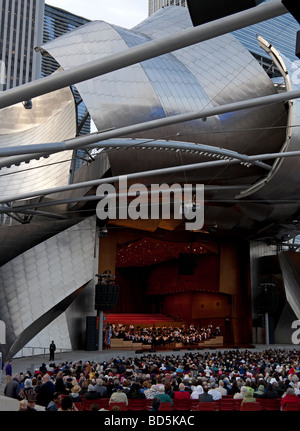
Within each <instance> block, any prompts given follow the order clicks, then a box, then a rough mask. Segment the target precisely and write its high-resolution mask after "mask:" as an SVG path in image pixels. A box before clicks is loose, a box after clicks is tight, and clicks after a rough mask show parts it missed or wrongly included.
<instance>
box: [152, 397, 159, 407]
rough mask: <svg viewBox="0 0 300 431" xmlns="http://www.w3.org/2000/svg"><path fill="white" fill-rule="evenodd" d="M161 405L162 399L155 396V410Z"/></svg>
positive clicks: (153, 403)
mask: <svg viewBox="0 0 300 431" xmlns="http://www.w3.org/2000/svg"><path fill="white" fill-rule="evenodd" d="M159 406H160V399H159V398H157V397H154V398H153V400H152V408H153V410H158V409H159Z"/></svg>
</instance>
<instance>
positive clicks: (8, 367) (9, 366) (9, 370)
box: [5, 360, 12, 377]
mask: <svg viewBox="0 0 300 431" xmlns="http://www.w3.org/2000/svg"><path fill="white" fill-rule="evenodd" d="M5 375H6V376H10V377H12V361H11V360H10V361H8V363H7V365H6V367H5Z"/></svg>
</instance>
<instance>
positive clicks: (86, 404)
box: [81, 399, 101, 410]
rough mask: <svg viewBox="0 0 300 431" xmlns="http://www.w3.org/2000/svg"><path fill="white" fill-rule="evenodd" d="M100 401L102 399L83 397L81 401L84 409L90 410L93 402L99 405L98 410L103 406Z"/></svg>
mask: <svg viewBox="0 0 300 431" xmlns="http://www.w3.org/2000/svg"><path fill="white" fill-rule="evenodd" d="M99 401H100V400H86V399H83V400H82V403H81V405H82V410H90V409H91V405H92V404H97V405H98V410H99V409H100V408H101V407H100V402H99Z"/></svg>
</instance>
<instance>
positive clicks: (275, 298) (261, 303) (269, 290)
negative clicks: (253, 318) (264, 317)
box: [257, 285, 280, 314]
mask: <svg viewBox="0 0 300 431" xmlns="http://www.w3.org/2000/svg"><path fill="white" fill-rule="evenodd" d="M279 296H280V295H279V292H278V290H277V289H276V288H275V287H272V286H268V285H266V286H265V287H264V285H261V286H260V288H259V293H258V297H257V311H258V312H260V313H270V314H273V313H276V311H277V310H278V307H279Z"/></svg>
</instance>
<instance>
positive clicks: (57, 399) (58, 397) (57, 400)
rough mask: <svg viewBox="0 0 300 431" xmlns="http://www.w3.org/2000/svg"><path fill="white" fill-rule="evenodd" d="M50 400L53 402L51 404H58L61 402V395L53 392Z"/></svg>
mask: <svg viewBox="0 0 300 431" xmlns="http://www.w3.org/2000/svg"><path fill="white" fill-rule="evenodd" d="M52 400H53V402H55V404H60V402H61V393H60V392H54V394H53V397H52Z"/></svg>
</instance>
